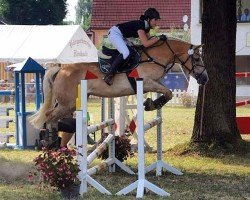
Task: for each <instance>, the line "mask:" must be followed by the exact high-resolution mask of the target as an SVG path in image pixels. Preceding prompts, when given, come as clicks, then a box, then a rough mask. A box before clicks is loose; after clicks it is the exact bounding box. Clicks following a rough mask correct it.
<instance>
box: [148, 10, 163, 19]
mask: <svg viewBox="0 0 250 200" xmlns="http://www.w3.org/2000/svg"><path fill="white" fill-rule="evenodd" d="M144 17H145V19H149V20H151V19H161V18H160V13H159V12H158V11H157V10H156V9H155V8H148V9H147V10H146V11H145V12H144Z"/></svg>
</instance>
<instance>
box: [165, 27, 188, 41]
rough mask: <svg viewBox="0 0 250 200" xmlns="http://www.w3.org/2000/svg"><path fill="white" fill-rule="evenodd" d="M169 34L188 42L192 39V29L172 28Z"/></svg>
mask: <svg viewBox="0 0 250 200" xmlns="http://www.w3.org/2000/svg"><path fill="white" fill-rule="evenodd" d="M168 36H170V37H174V38H177V39H180V40H183V41H186V42H190V41H191V34H190V30H187V31H183V30H180V29H175V28H171V29H170V31H169V32H168Z"/></svg>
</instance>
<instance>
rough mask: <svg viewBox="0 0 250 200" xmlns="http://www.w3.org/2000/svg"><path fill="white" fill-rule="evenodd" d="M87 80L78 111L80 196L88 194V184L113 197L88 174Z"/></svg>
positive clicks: (82, 90)
mask: <svg viewBox="0 0 250 200" xmlns="http://www.w3.org/2000/svg"><path fill="white" fill-rule="evenodd" d="M87 101H88V99H87V80H81V108H80V110H78V111H76V137H77V140H76V143H77V147H78V154H79V155H78V163H79V165H80V169H81V171H80V172H79V180H80V181H81V186H80V195H81V196H82V195H83V193H87V183H89V184H90V185H92V186H93V187H94V188H96V189H97V190H98V191H99V192H101V193H104V194H108V195H111V192H109V191H108V190H107V189H106V188H104V187H103V186H102V185H101V184H100V183H98V182H97V181H95V180H94V179H93V178H92V177H90V175H89V174H88V173H87V167H88V166H87V165H88V164H87V134H88V129H87V127H88V125H87Z"/></svg>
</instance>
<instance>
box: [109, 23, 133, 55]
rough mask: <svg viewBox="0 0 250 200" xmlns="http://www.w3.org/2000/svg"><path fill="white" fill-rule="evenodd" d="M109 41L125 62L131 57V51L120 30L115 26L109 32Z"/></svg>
mask: <svg viewBox="0 0 250 200" xmlns="http://www.w3.org/2000/svg"><path fill="white" fill-rule="evenodd" d="M108 39H109V41H110V42H111V44H112V45H113V46H114V47H115V48H116V49H117V50H118V51H119V52H120V53H121V54H122V55H123V59H124V60H125V59H126V58H127V57H128V56H129V49H128V47H127V46H126V42H125V41H124V39H123V36H122V33H121V31H120V29H119V28H118V27H116V26H113V27H112V28H111V29H110V30H109V34H108Z"/></svg>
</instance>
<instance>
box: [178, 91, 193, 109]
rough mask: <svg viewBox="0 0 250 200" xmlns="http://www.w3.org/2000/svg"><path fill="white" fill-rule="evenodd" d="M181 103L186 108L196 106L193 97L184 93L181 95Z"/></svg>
mask: <svg viewBox="0 0 250 200" xmlns="http://www.w3.org/2000/svg"><path fill="white" fill-rule="evenodd" d="M181 103H182V105H183V106H184V107H186V108H190V107H194V106H195V104H196V102H195V101H194V97H192V95H190V94H188V93H187V92H184V93H183V94H182V95H181Z"/></svg>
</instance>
